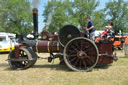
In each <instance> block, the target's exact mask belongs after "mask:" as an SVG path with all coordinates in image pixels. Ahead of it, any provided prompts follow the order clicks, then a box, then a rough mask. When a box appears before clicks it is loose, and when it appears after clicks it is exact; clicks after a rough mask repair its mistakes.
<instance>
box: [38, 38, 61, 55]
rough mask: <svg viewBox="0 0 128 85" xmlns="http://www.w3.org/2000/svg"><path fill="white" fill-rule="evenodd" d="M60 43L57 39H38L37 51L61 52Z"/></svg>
mask: <svg viewBox="0 0 128 85" xmlns="http://www.w3.org/2000/svg"><path fill="white" fill-rule="evenodd" d="M59 51H60V45H59V42H57V41H42V40H38V41H37V43H36V52H38V53H50V52H59Z"/></svg>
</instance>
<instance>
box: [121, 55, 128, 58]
mask: <svg viewBox="0 0 128 85" xmlns="http://www.w3.org/2000/svg"><path fill="white" fill-rule="evenodd" d="M120 58H128V55H127V56H123V57H120Z"/></svg>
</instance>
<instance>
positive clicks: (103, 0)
mask: <svg viewBox="0 0 128 85" xmlns="http://www.w3.org/2000/svg"><path fill="white" fill-rule="evenodd" d="M29 1H30V2H31V3H32V0H29ZM97 1H98V0H97ZM99 1H100V4H99V6H98V7H97V10H100V9H103V8H105V3H107V2H109V0H99ZM124 1H128V0H124ZM47 2H48V0H40V3H39V6H38V11H39V14H38V19H39V20H38V22H39V25H38V27H39V32H41V31H42V28H44V26H45V24H44V23H43V20H44V17H43V16H42V14H43V10H44V6H45V5H46V4H47Z"/></svg>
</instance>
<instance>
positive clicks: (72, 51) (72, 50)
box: [64, 37, 99, 71]
mask: <svg viewBox="0 0 128 85" xmlns="http://www.w3.org/2000/svg"><path fill="white" fill-rule="evenodd" d="M98 58H99V56H98V49H97V46H96V45H95V44H94V43H93V42H92V41H91V40H89V39H87V38H83V37H78V38H74V39H72V40H70V41H69V42H68V43H67V44H66V46H65V48H64V61H65V63H66V65H67V66H68V67H69V68H70V69H71V70H74V71H90V70H92V69H93V67H95V65H96V64H97V61H98Z"/></svg>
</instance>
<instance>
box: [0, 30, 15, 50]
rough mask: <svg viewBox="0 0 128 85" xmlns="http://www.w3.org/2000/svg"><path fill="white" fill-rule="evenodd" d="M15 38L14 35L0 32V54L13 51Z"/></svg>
mask: <svg viewBox="0 0 128 85" xmlns="http://www.w3.org/2000/svg"><path fill="white" fill-rule="evenodd" d="M15 37H16V35H15V34H12V33H5V32H0V52H9V51H10V50H13V49H14V47H15V45H16V44H17V43H16V39H15Z"/></svg>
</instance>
